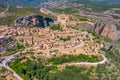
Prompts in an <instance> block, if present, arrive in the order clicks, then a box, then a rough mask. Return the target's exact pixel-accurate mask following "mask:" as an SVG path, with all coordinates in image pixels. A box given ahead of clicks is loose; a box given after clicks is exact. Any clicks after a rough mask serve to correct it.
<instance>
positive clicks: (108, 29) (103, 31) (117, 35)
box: [92, 20, 120, 40]
mask: <svg viewBox="0 0 120 80" xmlns="http://www.w3.org/2000/svg"><path fill="white" fill-rule="evenodd" d="M92 31H94V32H96V33H97V34H99V35H102V36H105V37H109V38H110V39H112V40H119V39H120V31H118V30H117V28H116V26H115V25H113V24H111V23H109V21H104V20H99V21H97V22H96V23H95V25H94V26H93V28H92Z"/></svg>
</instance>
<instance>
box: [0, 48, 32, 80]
mask: <svg viewBox="0 0 120 80" xmlns="http://www.w3.org/2000/svg"><path fill="white" fill-rule="evenodd" d="M30 49H31V48H26V49H25V51H26V50H30ZM18 54H20V51H19V52H17V53H15V54H13V55H10V56H8V57H6V58H5V59H4V60H3V61H2V62H1V63H0V67H5V68H7V69H8V70H10V71H11V72H12V73H13V75H14V76H15V77H16V78H17V79H18V80H23V79H22V78H21V77H20V76H19V75H18V74H17V73H16V72H15V71H14V70H12V69H11V68H10V67H9V66H8V63H9V62H11V60H12V59H14V58H15V56H16V55H18Z"/></svg>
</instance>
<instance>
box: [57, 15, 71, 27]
mask: <svg viewBox="0 0 120 80" xmlns="http://www.w3.org/2000/svg"><path fill="white" fill-rule="evenodd" d="M57 21H58V23H59V24H60V26H61V27H62V28H63V29H66V28H67V26H68V22H69V15H67V14H64V13H62V14H60V15H59V16H58V17H57Z"/></svg>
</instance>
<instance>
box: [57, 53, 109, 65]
mask: <svg viewBox="0 0 120 80" xmlns="http://www.w3.org/2000/svg"><path fill="white" fill-rule="evenodd" d="M99 55H100V56H102V57H103V60H102V61H100V62H77V63H75V62H72V63H65V64H62V65H58V66H57V67H65V66H72V65H75V66H79V65H89V66H97V65H99V64H104V63H105V62H106V61H107V58H106V57H105V56H104V55H102V54H99Z"/></svg>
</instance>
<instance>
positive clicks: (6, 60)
mask: <svg viewBox="0 0 120 80" xmlns="http://www.w3.org/2000/svg"><path fill="white" fill-rule="evenodd" d="M30 49H31V48H26V49H25V50H24V51H28V50H30ZM18 54H20V51H18V52H17V53H15V54H13V55H11V56H8V57H6V58H5V59H4V60H3V61H2V62H1V63H0V67H5V68H7V69H8V70H10V71H11V72H12V73H13V75H14V76H15V77H16V78H17V79H18V80H23V79H22V78H21V77H20V76H19V75H18V74H17V73H16V72H15V71H14V70H12V69H11V68H10V67H9V66H8V63H10V62H11V60H12V59H14V58H15V56H16V55H18ZM99 55H100V56H102V57H103V60H102V61H100V62H95V63H91V62H77V63H65V64H62V65H58V67H65V66H67V65H68V66H72V65H75V66H78V65H92V66H96V65H99V64H104V63H105V62H106V61H107V58H106V57H105V56H104V55H102V54H99ZM46 56H47V55H46Z"/></svg>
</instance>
